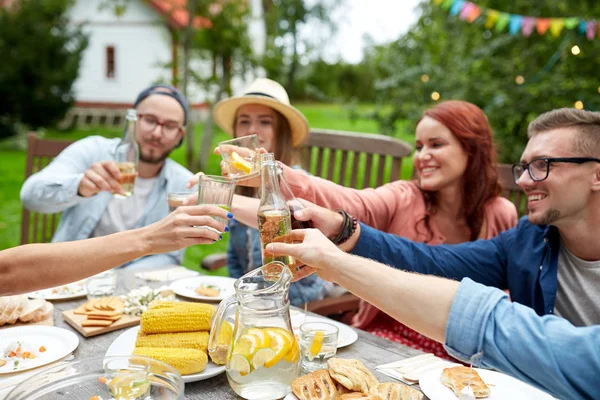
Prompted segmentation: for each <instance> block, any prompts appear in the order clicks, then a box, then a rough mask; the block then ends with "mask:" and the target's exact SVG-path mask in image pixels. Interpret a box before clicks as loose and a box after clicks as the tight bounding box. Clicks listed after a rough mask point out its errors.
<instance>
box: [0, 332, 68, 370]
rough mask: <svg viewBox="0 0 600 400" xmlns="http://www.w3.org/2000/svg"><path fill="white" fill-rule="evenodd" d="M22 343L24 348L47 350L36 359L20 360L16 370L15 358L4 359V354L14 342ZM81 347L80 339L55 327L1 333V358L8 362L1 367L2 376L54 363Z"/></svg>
mask: <svg viewBox="0 0 600 400" xmlns="http://www.w3.org/2000/svg"><path fill="white" fill-rule="evenodd" d="M17 341H18V342H21V343H22V344H23V346H24V347H29V348H32V349H39V348H40V347H41V346H44V347H45V348H46V351H45V352H43V353H38V354H36V358H33V359H27V360H22V359H19V365H18V367H17V369H14V362H13V361H14V360H15V359H13V358H9V357H6V358H5V357H4V352H5V349H6V348H7V347H9V346H10V345H11V344H12V343H14V342H17ZM77 346H79V339H78V338H77V335H75V334H74V333H73V332H71V331H68V330H66V329H63V328H56V327H54V326H42V325H36V326H18V327H15V328H8V329H3V330H1V331H0V358H1V359H4V360H6V361H7V362H6V364H5V365H4V366H3V367H0V375H3V374H11V373H13V372H21V371H27V370H30V369H33V368H37V367H40V366H42V365H46V364H49V363H51V362H53V361H56V360H59V359H61V358H63V357H66V356H67V355H69V354H70V353H72V352H73V350H75V349H76V348H77Z"/></svg>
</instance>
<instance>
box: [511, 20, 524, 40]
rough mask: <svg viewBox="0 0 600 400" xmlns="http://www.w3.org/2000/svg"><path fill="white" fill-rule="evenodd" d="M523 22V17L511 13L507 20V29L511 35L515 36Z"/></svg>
mask: <svg viewBox="0 0 600 400" xmlns="http://www.w3.org/2000/svg"><path fill="white" fill-rule="evenodd" d="M522 24H523V17H522V16H520V15H511V16H510V18H509V21H508V31H509V32H510V34H511V35H513V36H515V35H516V34H517V33H519V31H520V30H521V25H522Z"/></svg>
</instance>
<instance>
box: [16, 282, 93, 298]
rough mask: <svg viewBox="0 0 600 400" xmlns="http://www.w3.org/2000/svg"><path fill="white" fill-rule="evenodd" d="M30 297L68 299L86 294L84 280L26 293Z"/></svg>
mask: <svg viewBox="0 0 600 400" xmlns="http://www.w3.org/2000/svg"><path fill="white" fill-rule="evenodd" d="M27 296H28V297H29V298H31V299H35V298H40V299H46V300H70V299H77V298H79V297H85V296H87V291H86V289H85V280H82V281H78V282H73V283H69V284H66V285H61V286H56V287H53V288H49V289H43V290H38V291H36V292H31V293H28V294H27Z"/></svg>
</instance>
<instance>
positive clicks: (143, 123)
mask: <svg viewBox="0 0 600 400" xmlns="http://www.w3.org/2000/svg"><path fill="white" fill-rule="evenodd" d="M139 117H140V129H141V130H142V131H144V132H146V133H150V132H153V131H154V129H156V126H160V127H161V128H162V134H163V136H165V137H166V138H168V139H174V138H175V137H176V136H177V134H178V133H179V131H180V130H181V129H183V127H182V126H181V125H179V123H178V122H176V121H165V122H160V121H159V120H158V118H156V117H155V116H154V115H151V114H139Z"/></svg>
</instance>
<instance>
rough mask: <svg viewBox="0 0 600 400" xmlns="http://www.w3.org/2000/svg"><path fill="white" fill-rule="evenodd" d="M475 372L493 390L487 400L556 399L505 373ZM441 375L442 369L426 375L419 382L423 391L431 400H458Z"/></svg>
mask: <svg viewBox="0 0 600 400" xmlns="http://www.w3.org/2000/svg"><path fill="white" fill-rule="evenodd" d="M475 370H476V371H477V373H478V374H479V376H481V379H483V381H484V382H485V383H486V384H487V385H488V386H489V388H490V390H491V394H490V396H489V397H486V400H529V399H536V400H546V399H549V400H551V399H554V397H552V396H550V395H549V394H547V393H545V392H542V391H541V390H539V389H536V388H534V387H533V386H530V385H528V384H526V383H525V382H521V381H520V380H518V379H516V378H513V377H511V376H508V375H505V374H503V373H500V372H496V371H490V370H487V369H480V368H475ZM441 375H442V369H441V368H440V369H434V370H432V371H429V372H427V373H425V374H424V375H423V376H422V377H421V379H420V380H419V386H420V387H421V390H422V391H423V393H425V395H426V396H427V397H429V398H430V399H431V400H456V395H455V394H454V392H453V391H452V390H451V389H450V388H448V387H446V386H444V385H443V384H442V381H441V379H440V377H441Z"/></svg>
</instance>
